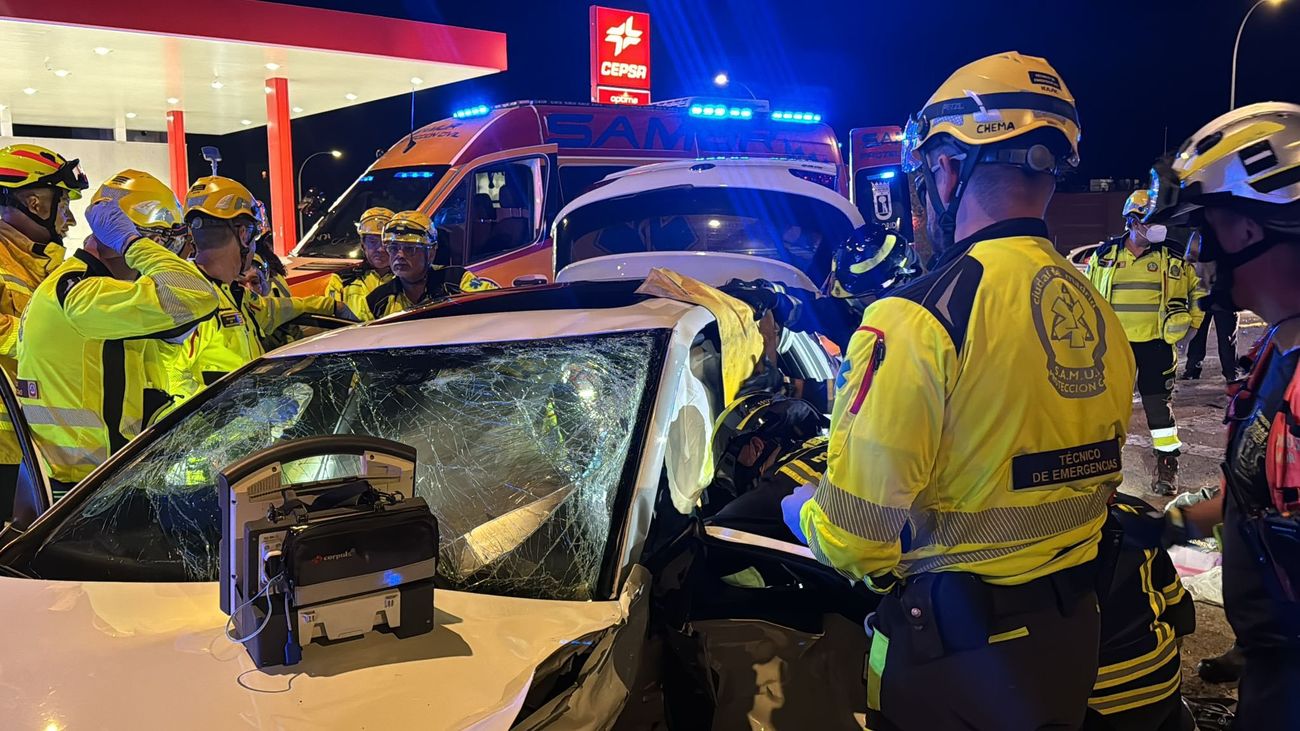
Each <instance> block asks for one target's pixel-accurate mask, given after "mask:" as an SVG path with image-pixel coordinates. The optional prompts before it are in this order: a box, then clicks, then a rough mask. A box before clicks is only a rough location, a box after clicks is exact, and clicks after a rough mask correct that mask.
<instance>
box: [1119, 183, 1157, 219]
mask: <svg viewBox="0 0 1300 731" xmlns="http://www.w3.org/2000/svg"><path fill="white" fill-rule="evenodd" d="M1150 210H1151V191H1149V190H1145V189H1144V190H1135V191H1133V193H1132V194H1130V195H1129V197H1128V200H1126V201H1124V218H1126V219H1127V218H1129V217H1130V216H1132V217H1134V218H1143V217H1145V216H1146V215H1147V212H1148V211H1150Z"/></svg>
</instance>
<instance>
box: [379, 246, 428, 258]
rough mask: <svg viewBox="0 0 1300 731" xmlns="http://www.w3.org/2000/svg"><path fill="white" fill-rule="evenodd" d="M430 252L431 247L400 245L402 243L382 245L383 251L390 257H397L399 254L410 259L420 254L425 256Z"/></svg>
mask: <svg viewBox="0 0 1300 731" xmlns="http://www.w3.org/2000/svg"><path fill="white" fill-rule="evenodd" d="M432 250H433V247H432V246H425V245H424V244H402V243H387V244H384V251H387V252H388V255H389V256H390V257H391V256H397V255H398V254H401V255H402V256H406V257H411V256H415V255H416V254H420V253H424V254H427V253H429V252H430V251H432Z"/></svg>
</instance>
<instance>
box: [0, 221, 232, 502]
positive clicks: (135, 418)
mask: <svg viewBox="0 0 1300 731" xmlns="http://www.w3.org/2000/svg"><path fill="white" fill-rule="evenodd" d="M86 219H87V221H88V222H89V223H90V229H91V231H92V232H93V236H91V237H89V238H87V239H86V242H85V244H84V246H83V248H82V249H81V250H79V251H77V252H76V253H74V254H73V255H72V256H71V257H69V258H68V260H67V261H65V262H63V264H62V265H60V266H59V267H58V268H57V269H55V270H54V272H53V273H51V274H50V276H49V278H48V279H46V280H45V281H44V282H42V283H41V285H40V286H39V287H37V288H36V291H35V292H34V293H33V294H32V300H31V303H30V304H29V305H28V307H27V312H25V313H24V314H23V322H22V329H21V332H20V333H19V337H18V394H19V399H20V401H21V403H22V405H23V412H24V413H25V414H26V416H27V421H28V423H29V424H30V425H31V428H32V436H33V437H34V439H35V441H36V444H37V446H38V447H39V448H40V450H41V453H42V454H43V455H44V457H45V459H46V462H47V466H48V468H49V474H50V477H51V478H52V485H51V487H52V488H53V491H54V496H55V497H56V498H58V497H62V495H63V494H64V493H66V492H67V491H68V490H69V489H71V487H72V486H73V485H74V484H76V483H77V482H78V481H79V480H81V479H82V478H83V477H85V476H86V475H88V474H89V473H90V472H91V470H93V469H94V468H95V467H97V466H99V464H101V463H102V462H104V460H106V459H108V457H109V455H111V454H113V453H114V452H116V451H118V450H119V449H121V448H122V447H123V446H125V445H126V443H127V442H128V441H130V440H131V439H132V438H134V437H135V436H136V435H137V434H139V433H140V431H141V430H142V429H143V428H144V425H146V424H147V423H148V422H149V419H150V418H151V416H152V414H151V413H150V409H151V407H156V406H157V405H158V404H157V402H154V403H153V404H151V403H150V399H149V398H148V397H147V395H146V391H147V389H148V388H149V387H150V385H151V384H150V381H149V379H150V378H151V368H150V366H149V359H150V357H151V355H150V351H151V348H152V346H151V343H152V342H153V339H162V338H175V337H177V336H179V335H183V334H184V333H187V332H189V331H190V330H192V329H193V328H194V327H195V325H196V324H198V323H199V322H202V321H204V320H206V319H208V318H210V317H211V316H212V315H213V314H214V313H215V312H216V309H217V295H216V292H215V291H214V290H213V288H212V285H210V284H209V283H208V281H207V280H206V279H204V277H203V275H202V274H201V273H200V272H199V271H198V269H197V268H195V266H194V264H192V263H190V262H187V261H185V260H183V259H181V258H180V257H178V256H176V255H175V254H173V253H172V252H170V251H168V250H167V249H166V248H165V247H163V246H162V245H161V244H158V243H156V242H154V241H152V240H150V239H148V238H144V237H142V236H141V235H140V232H139V230H138V229H137V228H136V226H135V224H134V223H133V222H132V221H131V219H130V218H128V217H127V215H126V213H124V212H123V210H122V209H121V208H120V207H119V205H118V203H117V201H116V200H115V199H113V198H112V197H110V196H105V197H102V198H97V199H96V200H95V201H93V202H92V204H91V206H90V208H89V209H88V210H87V212H86Z"/></svg>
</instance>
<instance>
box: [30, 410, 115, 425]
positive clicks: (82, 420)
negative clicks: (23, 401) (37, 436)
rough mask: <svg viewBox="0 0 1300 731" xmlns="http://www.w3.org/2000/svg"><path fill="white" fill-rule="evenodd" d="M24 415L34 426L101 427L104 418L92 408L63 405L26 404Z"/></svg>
mask: <svg viewBox="0 0 1300 731" xmlns="http://www.w3.org/2000/svg"><path fill="white" fill-rule="evenodd" d="M23 415H24V416H26V417H27V423H29V424H31V425H33V426H58V427H68V428H73V427H86V428H91V429H94V428H99V427H102V426H104V420H103V418H101V417H100V415H99V414H98V413H96V412H95V411H92V410H90V409H73V408H65V407H61V406H40V405H38V404H31V405H24V406H23Z"/></svg>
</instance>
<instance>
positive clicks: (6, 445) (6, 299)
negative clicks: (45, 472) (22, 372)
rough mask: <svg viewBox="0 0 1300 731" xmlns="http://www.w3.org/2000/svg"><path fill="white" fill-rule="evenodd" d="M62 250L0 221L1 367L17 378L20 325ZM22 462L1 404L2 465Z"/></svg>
mask: <svg viewBox="0 0 1300 731" xmlns="http://www.w3.org/2000/svg"><path fill="white" fill-rule="evenodd" d="M63 254H64V250H63V247H62V246H60V245H58V244H53V243H50V244H38V243H36V242H34V241H32V240H31V239H29V238H27V237H26V236H24V235H23V234H22V232H20V231H19V230H18V229H16V228H14V227H13V226H10V225H9V224H7V223H5V222H4V221H0V368H3V369H4V372H5V374H7V375H8V376H9V378H10V379H11V380H13V379H16V378H18V323H19V318H20V317H22V314H23V310H26V309H27V303H28V301H30V300H31V298H32V292H33V291H34V290H35V289H36V287H37V286H38V285H39V284H40V283H41V282H43V281H45V278H46V277H47V276H49V274H50V272H52V271H54V269H55V268H56V267H58V266H59V265H60V264H62V263H63ZM20 461H22V454H21V453H20V452H19V451H18V438H17V437H16V436H15V435H14V427H13V424H12V423H11V422H10V421H9V417H8V416H7V415H6V414H5V409H4V404H3V403H0V464H4V465H15V464H18V463H19V462H20Z"/></svg>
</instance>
